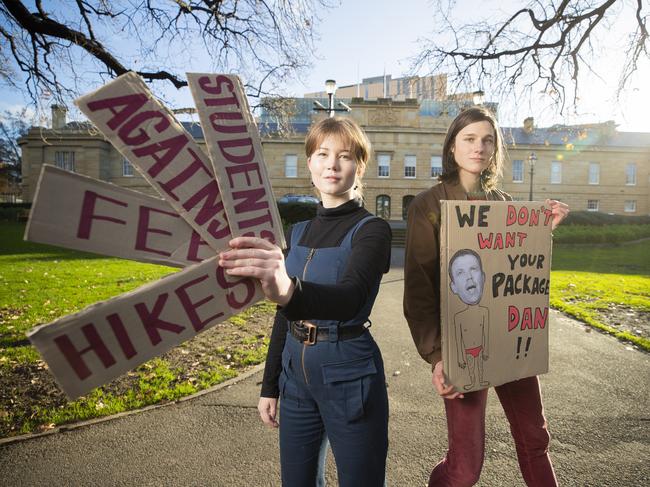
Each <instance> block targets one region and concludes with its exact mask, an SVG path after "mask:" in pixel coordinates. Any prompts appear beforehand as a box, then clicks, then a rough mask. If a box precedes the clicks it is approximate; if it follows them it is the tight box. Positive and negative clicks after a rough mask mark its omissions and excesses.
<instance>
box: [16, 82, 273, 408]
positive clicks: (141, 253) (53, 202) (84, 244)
mask: <svg viewBox="0 0 650 487" xmlns="http://www.w3.org/2000/svg"><path fill="white" fill-rule="evenodd" d="M209 76H211V77H213V79H221V78H220V75H209ZM225 78H226V79H228V80H231V79H234V80H236V83H237V86H239V87H240V88H239V92H238V93H239V96H240V97H242V98H241V99H238V102H237V104H236V106H237V108H238V110H239V112H237V111H235V110H234V109H231V111H230V112H229V115H227V116H225V117H224V119H226V120H236V119H238V118H240V119H241V120H244V121H245V134H246V138H245V140H244V142H242V140H237V139H233V138H232V137H231V134H233V133H239V132H235V131H232V130H224V131H223V132H224V133H225V134H226V138H225V139H224V140H223V141H220V140H219V139H218V137H217V136H216V135H215V133H216V132H219V129H218V128H215V131H216V132H215V133H212V134H211V135H210V137H211V143H213V144H216V147H220V148H222V149H223V152H222V153H221V155H218V154H217V155H216V156H215V161H216V162H215V167H219V168H220V172H219V175H220V177H222V178H223V182H225V184H221V185H219V184H218V182H217V180H216V179H215V174H214V172H213V170H212V165H211V163H210V161H209V159H208V158H207V157H206V156H205V154H204V153H203V152H202V151H201V149H200V148H199V147H198V145H197V144H196V142H195V141H194V140H193V139H192V138H191V136H190V135H189V134H188V133H187V132H186V131H185V130H184V129H183V127H182V126H181V125H180V124H179V123H178V122H177V121H176V120H175V119H174V117H173V116H172V115H171V113H170V112H169V111H168V110H167V109H166V108H165V107H164V106H163V105H162V104H161V103H160V102H158V101H157V100H156V99H155V98H154V97H153V96H152V94H151V93H150V92H149V90H148V88H147V86H146V85H145V84H144V82H143V81H142V79H140V78H139V77H138V76H137V75H136V74H134V73H127V74H125V75H122V76H120V77H119V78H117V79H115V80H113V81H111V82H110V83H108V84H106V85H105V86H103V87H102V88H100V89H99V90H97V91H95V92H94V93H91V94H89V95H86V96H83V97H81V98H79V99H78V100H76V103H77V105H78V106H79V108H80V109H81V111H82V112H84V113H85V114H86V115H87V116H88V118H90V120H91V121H92V122H93V123H94V124H95V125H96V126H97V127H98V128H99V130H100V131H101V132H102V133H103V134H104V136H105V137H106V138H107V139H108V140H109V141H110V142H111V143H112V144H113V145H114V146H115V147H116V149H117V150H118V151H120V152H121V153H122V155H123V156H124V157H126V158H127V159H128V160H129V161H130V162H131V163H132V164H133V165H134V166H135V167H137V168H138V170H139V171H140V172H141V173H142V174H143V176H144V177H145V179H146V180H147V181H148V182H149V183H150V184H151V185H152V186H153V187H154V188H155V189H156V190H157V191H158V192H159V193H160V194H161V195H162V196H163V198H164V199H165V200H166V202H165V201H163V200H159V199H157V198H151V197H148V196H145V195H142V194H139V193H137V192H133V191H129V190H126V189H123V188H118V187H116V186H112V185H109V184H106V183H102V182H100V181H96V180H93V179H91V178H87V177H84V176H79V175H74V174H70V173H65V172H64V171H60V170H57V169H54V168H47V167H46V168H45V169H43V173H42V177H41V180H40V183H39V189H38V195H37V198H36V201H35V203H34V208H33V210H32V212H31V215H30V222H29V224H28V229H27V231H26V238H29V239H33V240H36V241H41V242H46V243H55V244H58V245H62V246H66V247H72V248H78V249H82V250H89V251H92V252H99V253H103V254H107V255H112V256H118V257H123V258H128V259H134V260H143V261H146V262H156V263H164V264H169V265H177V266H183V265H187V264H189V263H191V262H194V261H195V260H200V259H202V258H203V257H205V256H206V255H207V254H212V255H214V251H219V250H223V249H226V248H227V247H228V240H229V239H230V238H231V235H232V236H239V235H249V234H252V235H257V236H260V237H263V238H267V239H269V240H273V241H275V242H277V243H278V245H280V246H284V235H283V233H282V226H281V223H280V218H279V215H278V213H277V207H276V205H275V202H274V201H273V193H272V191H271V186H270V183H269V181H268V177H267V173H266V167H265V166H264V161H263V159H262V153H261V143H260V140H259V134H258V133H257V128H256V126H255V123H254V121H253V120H252V117H251V115H250V113H249V112H248V104H247V102H246V100H245V97H244V95H243V91H242V90H241V83H239V81H238V79H237V78H236V77H225ZM230 82H231V83H235V82H233V81H230ZM206 86H207V85H206ZM232 86H234V84H233V85H232ZM219 104H221V102H217V103H216V105H219ZM206 106H207V107H211V106H213V105H212V104H211V103H210V102H207V103H206V104H205V106H201V107H199V110H209V109H207V108H206ZM237 113H239V115H237ZM211 116H212V119H213V120H217V119H220V118H221V115H216V116H214V113H212V114H211ZM208 119H210V117H208ZM237 130H239V128H238V129H237ZM247 147H248V149H247ZM242 150H243V151H244V153H242V152H240V151H242ZM246 150H249V151H250V152H251V154H248V152H245V151H246ZM229 164H230V165H229ZM222 169H223V170H222ZM220 186H221V187H223V188H226V195H225V196H226V198H225V199H226V202H227V203H226V206H224V202H223V201H222V194H221V193H220ZM227 212H229V213H228V214H227ZM183 220H184V221H185V222H186V223H183ZM228 220H231V221H233V222H235V226H233V227H232V228H233V229H235V230H234V231H233V232H231V230H230V229H231V227H230V226H229V224H228ZM205 243H207V245H209V246H210V247H211V249H212V251H208V249H207V247H206V246H205V245H204V244H205ZM262 297H263V294H262V292H261V289H260V285H259V282H258V281H257V280H254V279H248V278H235V277H232V276H228V275H226V273H225V271H224V270H223V269H222V268H221V267H219V266H218V264H217V257H211V258H209V259H207V260H204V261H203V262H201V263H199V264H196V265H192V266H190V267H187V268H186V269H184V270H182V271H180V272H178V273H176V274H173V275H171V276H168V277H166V278H164V279H161V280H159V281H157V282H154V283H151V284H148V285H146V286H143V287H141V288H139V289H137V290H135V291H132V292H130V293H126V294H123V295H121V296H118V297H116V298H113V299H111V300H108V301H105V302H101V303H96V304H95V305H93V306H90V307H88V308H86V309H84V310H82V311H80V312H79V313H75V314H73V315H70V316H66V317H64V318H61V319H59V320H56V321H55V322H53V323H50V324H47V325H41V326H38V327H36V328H34V329H33V330H31V331H30V332H29V333H28V337H29V339H30V341H31V342H32V343H33V344H34V346H35V347H36V348H37V349H38V351H39V352H40V353H41V355H42V356H43V358H44V359H45V361H46V362H47V364H48V366H49V368H50V370H51V371H52V373H53V374H54V376H55V378H56V380H57V382H58V383H59V384H60V385H61V387H62V389H63V390H64V391H65V393H66V394H67V395H68V396H69V397H70V398H76V397H79V396H80V395H83V394H85V393H87V392H88V391H90V390H91V389H92V388H94V387H97V386H99V385H102V384H104V383H106V382H109V381H110V380H112V379H114V378H115V377H118V376H119V375H121V374H123V373H125V372H126V371H128V370H131V369H132V368H134V367H136V366H137V365H139V364H141V363H143V362H145V361H146V360H149V359H150V358H152V357H155V356H158V355H160V354H162V353H164V352H165V351H167V350H169V349H170V348H171V347H173V346H175V345H177V344H179V343H181V342H182V341H184V340H187V339H189V338H191V337H193V336H194V335H196V334H197V333H200V332H202V331H204V330H206V329H208V328H210V327H211V326H213V325H215V324H216V323H219V322H220V321H223V320H225V319H227V318H228V317H230V316H232V315H233V314H235V313H238V312H241V311H243V310H244V309H246V308H247V307H249V306H250V305H252V304H253V303H255V302H256V301H258V300H259V299H261V298H262Z"/></svg>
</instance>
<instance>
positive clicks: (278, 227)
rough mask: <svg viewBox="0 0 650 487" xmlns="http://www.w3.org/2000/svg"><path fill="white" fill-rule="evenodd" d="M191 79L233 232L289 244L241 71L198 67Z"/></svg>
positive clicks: (283, 245)
mask: <svg viewBox="0 0 650 487" xmlns="http://www.w3.org/2000/svg"><path fill="white" fill-rule="evenodd" d="M187 81H188V83H189V86H190V90H191V91H192V97H193V98H194V103H195V104H196V107H197V110H198V113H199V118H200V119H201V127H202V128H203V136H204V137H205V142H206V144H207V146H208V152H209V154H210V159H211V160H212V165H213V168H214V172H215V174H216V175H217V179H218V180H219V182H220V183H221V189H222V191H223V193H222V198H223V200H224V204H225V205H226V208H227V211H228V221H229V222H230V226H231V228H232V232H233V234H235V235H242V234H243V235H247V236H255V237H262V238H265V239H267V240H270V241H271V242H274V243H276V244H278V246H280V247H282V248H284V247H285V246H286V245H285V241H284V232H283V230H282V221H281V220H280V214H279V212H278V207H277V205H276V204H275V201H274V198H273V191H272V189H271V183H270V182H269V179H268V175H267V171H266V165H265V164H264V160H263V158H262V142H261V140H260V136H259V131H258V130H257V125H256V124H255V119H254V118H253V116H252V115H251V113H250V108H249V107H248V100H247V99H246V94H245V93H244V89H243V87H242V84H241V81H240V80H239V78H238V77H237V76H226V75H215V74H197V73H187ZM269 227H271V228H269Z"/></svg>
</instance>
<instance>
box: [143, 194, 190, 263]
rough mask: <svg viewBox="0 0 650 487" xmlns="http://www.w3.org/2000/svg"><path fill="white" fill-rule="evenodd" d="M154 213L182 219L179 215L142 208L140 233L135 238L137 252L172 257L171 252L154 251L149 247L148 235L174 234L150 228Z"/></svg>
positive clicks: (147, 207)
mask: <svg viewBox="0 0 650 487" xmlns="http://www.w3.org/2000/svg"><path fill="white" fill-rule="evenodd" d="M152 212H156V213H160V214H161V215H169V216H171V217H172V218H180V215H179V214H178V213H173V212H171V211H163V210H158V209H156V208H151V207H149V206H141V207H140V211H139V212H138V232H137V234H136V238H135V250H142V251H143V252H152V253H154V254H159V255H166V256H170V255H172V254H171V252H165V251H164V250H158V249H153V248H151V247H149V246H148V245H147V234H149V233H157V234H159V235H172V233H171V232H169V231H167V230H163V229H161V228H151V227H149V218H150V214H151V213H152Z"/></svg>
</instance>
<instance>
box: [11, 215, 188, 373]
mask: <svg viewBox="0 0 650 487" xmlns="http://www.w3.org/2000/svg"><path fill="white" fill-rule="evenodd" d="M23 231H24V225H23V224H18V223H2V224H0V349H1V351H0V361H2V358H3V357H5V360H7V359H9V360H14V361H15V360H18V361H25V360H26V361H28V362H32V361H35V360H36V359H37V358H38V356H37V354H36V351H35V349H34V348H32V347H31V346H29V345H28V343H27V341H26V338H25V332H26V331H28V330H29V329H30V328H32V327H33V326H35V325H37V324H40V323H48V322H50V321H53V320H54V319H56V318H58V317H61V316H64V315H67V314H70V313H74V312H76V311H79V310H81V309H82V308H84V307H86V306H88V305H90V304H93V303H95V302H97V301H102V300H105V299H108V298H111V297H113V296H116V295H118V294H121V293H123V292H126V291H130V290H132V289H135V288H136V287H138V286H140V285H142V284H144V283H146V282H149V281H152V280H155V279H158V278H160V277H162V276H164V275H166V274H169V273H171V272H176V271H177V269H174V268H171V267H164V266H159V265H152V264H142V263H138V262H131V261H127V260H121V259H113V258H102V257H98V256H95V255H91V254H87V253H84V252H76V251H71V250H65V249H62V248H59V247H51V246H48V245H41V244H35V243H31V242H24V241H23V240H22V234H23Z"/></svg>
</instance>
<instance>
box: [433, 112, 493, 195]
mask: <svg viewBox="0 0 650 487" xmlns="http://www.w3.org/2000/svg"><path fill="white" fill-rule="evenodd" d="M476 122H488V123H489V124H490V125H492V128H493V129H494V137H495V140H494V154H492V160H491V162H490V165H489V166H488V167H486V168H485V170H484V171H483V172H482V173H481V187H482V188H483V189H484V190H487V191H489V190H492V189H494V188H496V186H497V180H498V179H499V177H500V176H501V171H502V169H503V160H504V158H505V147H504V145H503V136H502V135H501V129H499V124H498V123H497V120H496V117H495V116H494V114H492V112H490V111H489V110H488V109H487V108H485V107H481V106H474V107H471V108H468V109H466V110H463V111H462V112H460V113H459V114H458V115H457V116H456V118H455V119H454V120H453V121H452V122H451V125H449V129H448V130H447V136H446V137H445V143H444V145H443V147H442V174H441V175H440V176H439V177H438V179H439V180H440V181H446V182H452V183H456V182H458V163H457V162H456V159H454V152H453V150H452V149H453V148H454V144H455V142H456V135H458V132H460V131H461V130H463V129H464V128H465V127H467V126H468V125H470V124H472V123H476Z"/></svg>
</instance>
